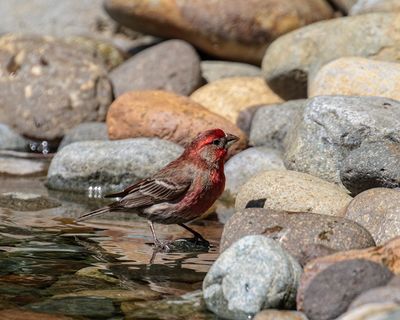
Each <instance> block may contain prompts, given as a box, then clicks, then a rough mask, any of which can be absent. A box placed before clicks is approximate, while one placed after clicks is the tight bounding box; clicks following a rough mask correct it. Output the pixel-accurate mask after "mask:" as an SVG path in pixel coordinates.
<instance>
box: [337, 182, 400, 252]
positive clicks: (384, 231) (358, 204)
mask: <svg viewBox="0 0 400 320" xmlns="http://www.w3.org/2000/svg"><path fill="white" fill-rule="evenodd" d="M345 217H346V218H348V219H351V220H354V221H356V222H357V223H359V224H360V225H362V226H364V228H366V229H367V230H368V231H369V232H370V233H371V235H372V236H373V237H374V239H375V241H376V243H377V244H378V245H382V244H384V243H385V242H387V241H388V240H390V239H392V238H394V237H396V236H398V235H399V234H400V189H385V188H374V189H370V190H367V191H364V192H362V193H360V194H359V195H357V196H356V197H355V198H354V199H353V200H352V201H351V202H350V204H349V206H348V207H347V209H346V212H345Z"/></svg>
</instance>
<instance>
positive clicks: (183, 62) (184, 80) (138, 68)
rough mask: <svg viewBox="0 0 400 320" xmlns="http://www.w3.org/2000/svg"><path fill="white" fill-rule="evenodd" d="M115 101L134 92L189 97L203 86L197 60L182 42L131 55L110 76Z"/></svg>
mask: <svg viewBox="0 0 400 320" xmlns="http://www.w3.org/2000/svg"><path fill="white" fill-rule="evenodd" d="M110 79H111V81H112V84H113V88H114V94H115V96H116V97H118V96H120V95H122V94H124V93H125V92H128V91H133V90H167V91H172V92H175V93H178V94H181V95H185V96H187V95H189V94H191V93H192V92H193V91H194V90H196V89H197V88H198V87H200V85H201V84H202V79H201V72H200V58H199V56H198V55H197V53H196V51H195V50H194V48H193V47H192V46H191V45H190V44H188V43H186V42H185V41H182V40H170V41H165V42H162V43H160V44H158V45H155V46H153V47H150V48H148V49H146V50H143V51H141V52H140V53H138V54H136V55H134V56H133V57H132V58H130V59H128V60H127V61H126V62H124V63H123V64H121V65H120V66H118V67H117V68H115V69H114V70H112V71H111V73H110Z"/></svg>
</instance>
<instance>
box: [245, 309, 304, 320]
mask: <svg viewBox="0 0 400 320" xmlns="http://www.w3.org/2000/svg"><path fill="white" fill-rule="evenodd" d="M253 320H307V317H306V316H305V314H304V313H301V312H298V311H283V310H274V309H269V310H263V311H261V312H259V313H257V314H256V316H255V317H254V318H253Z"/></svg>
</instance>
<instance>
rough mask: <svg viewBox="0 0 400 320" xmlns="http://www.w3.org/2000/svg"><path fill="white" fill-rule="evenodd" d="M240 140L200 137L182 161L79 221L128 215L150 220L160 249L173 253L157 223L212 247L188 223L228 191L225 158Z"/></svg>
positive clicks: (214, 133) (214, 134)
mask: <svg viewBox="0 0 400 320" xmlns="http://www.w3.org/2000/svg"><path fill="white" fill-rule="evenodd" d="M237 140H239V138H238V137H236V136H234V135H232V134H225V132H224V131H222V130H221V129H213V130H208V131H205V132H203V133H200V134H199V135H198V136H197V137H196V138H195V139H194V140H193V141H192V142H191V143H190V144H189V145H188V146H187V147H186V148H185V150H184V152H183V153H182V155H181V156H180V157H179V158H178V159H176V160H174V161H172V162H171V163H169V164H168V165H167V166H166V167H164V168H163V169H161V170H160V171H158V172H157V173H156V174H154V175H153V176H152V177H150V178H147V179H144V180H141V181H139V182H138V183H136V184H134V185H131V186H129V187H128V188H126V189H125V190H124V191H122V192H118V193H113V194H110V195H107V196H106V197H120V199H119V200H118V201H116V202H113V203H111V204H109V205H108V206H105V207H103V208H100V209H97V210H94V211H92V212H89V213H86V214H83V215H82V216H80V217H79V218H78V219H77V221H82V220H85V219H87V218H91V217H94V216H97V215H100V214H104V213H108V212H113V211H128V212H133V213H136V214H138V215H139V216H141V217H144V218H146V219H147V220H148V223H149V226H150V229H151V233H152V235H153V240H154V244H155V246H156V247H158V248H161V249H169V247H168V244H167V242H164V243H163V242H161V241H160V240H158V238H157V235H156V233H155V231H154V226H153V222H157V223H163V224H178V225H180V226H181V227H183V228H185V229H186V230H188V231H189V232H191V233H192V234H193V235H194V238H195V240H196V241H197V240H200V241H204V242H206V243H208V242H207V241H206V240H205V239H204V238H203V237H202V236H201V235H200V234H199V233H198V232H196V231H194V230H193V229H191V228H189V227H188V226H186V225H185V223H186V222H189V221H191V220H193V219H195V218H198V217H200V216H201V215H202V214H203V213H204V212H205V211H207V209H209V208H210V207H211V206H212V204H213V203H214V202H215V200H217V198H218V197H219V196H220V195H221V194H222V192H223V191H224V187H225V175H224V162H225V158H226V155H227V152H228V148H229V147H230V146H231V145H232V144H233V143H234V142H236V141H237Z"/></svg>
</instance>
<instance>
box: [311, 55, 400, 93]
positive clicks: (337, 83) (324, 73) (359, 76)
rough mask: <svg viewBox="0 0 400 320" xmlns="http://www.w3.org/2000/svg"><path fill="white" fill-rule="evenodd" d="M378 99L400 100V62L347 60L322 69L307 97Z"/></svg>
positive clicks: (361, 59)
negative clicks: (371, 97) (369, 97)
mask: <svg viewBox="0 0 400 320" xmlns="http://www.w3.org/2000/svg"><path fill="white" fill-rule="evenodd" d="M323 95H343V96H378V97H386V98H391V99H395V100H400V63H395V62H386V61H378V60H372V59H366V58H361V57H344V58H340V59H337V60H334V61H332V62H330V63H328V64H326V65H325V66H323V67H322V68H321V69H320V70H319V71H318V73H317V74H316V76H315V78H314V79H312V81H310V86H309V88H308V96H309V97H314V96H323Z"/></svg>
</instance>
